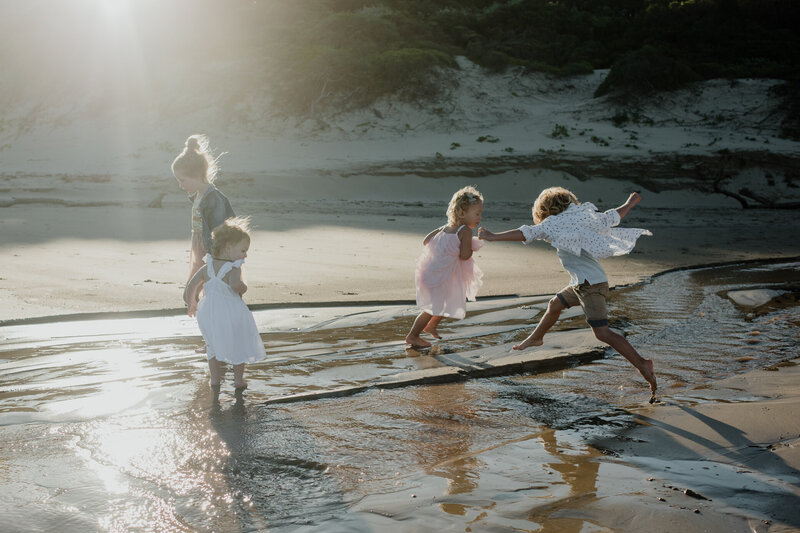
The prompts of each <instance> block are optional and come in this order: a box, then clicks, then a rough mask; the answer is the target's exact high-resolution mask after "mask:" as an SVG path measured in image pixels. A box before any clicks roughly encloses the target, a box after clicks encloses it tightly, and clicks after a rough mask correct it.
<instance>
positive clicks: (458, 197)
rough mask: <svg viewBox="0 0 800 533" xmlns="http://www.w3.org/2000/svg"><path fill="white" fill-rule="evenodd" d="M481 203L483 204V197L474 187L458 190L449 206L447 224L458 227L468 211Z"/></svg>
mask: <svg viewBox="0 0 800 533" xmlns="http://www.w3.org/2000/svg"><path fill="white" fill-rule="evenodd" d="M479 202H480V203H483V195H482V194H481V193H480V192H478V189H476V188H475V187H473V186H472V185H469V186H467V187H463V188H461V189H459V190H457V191H456V193H455V194H454V195H453V197H452V198H451V199H450V204H449V205H448V206H447V223H448V224H449V225H450V226H456V225H457V224H458V223H459V221H460V220H461V219H462V218H463V216H464V213H465V212H466V211H467V209H469V208H470V206H473V205H475V204H477V203H479Z"/></svg>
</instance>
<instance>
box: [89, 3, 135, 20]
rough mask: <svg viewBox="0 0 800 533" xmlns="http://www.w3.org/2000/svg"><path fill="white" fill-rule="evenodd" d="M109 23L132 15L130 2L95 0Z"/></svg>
mask: <svg viewBox="0 0 800 533" xmlns="http://www.w3.org/2000/svg"><path fill="white" fill-rule="evenodd" d="M93 2H94V3H95V4H96V5H97V7H98V8H99V9H101V10H102V12H103V14H104V15H105V16H106V18H107V19H108V20H109V21H114V20H119V19H122V18H123V17H125V16H126V15H129V14H130V9H131V5H130V0H93Z"/></svg>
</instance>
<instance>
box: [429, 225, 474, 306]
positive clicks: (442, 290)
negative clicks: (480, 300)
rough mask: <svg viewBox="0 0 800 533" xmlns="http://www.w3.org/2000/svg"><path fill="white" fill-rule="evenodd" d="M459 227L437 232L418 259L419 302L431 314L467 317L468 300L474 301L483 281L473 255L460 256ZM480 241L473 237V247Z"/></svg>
mask: <svg viewBox="0 0 800 533" xmlns="http://www.w3.org/2000/svg"><path fill="white" fill-rule="evenodd" d="M463 227H464V226H463V225H462V226H460V227H459V228H458V230H456V232H455V233H445V232H444V231H440V232H438V233H437V234H436V235H434V236H433V237H432V238H431V240H430V241H428V244H427V245H426V246H425V250H424V251H423V252H422V255H420V257H419V259H417V269H416V272H415V276H414V281H415V284H416V287H417V305H418V306H419V308H420V310H422V311H425V312H426V313H428V314H429V315H433V316H444V317H449V318H458V319H461V318H464V316H465V315H466V312H467V300H470V301H473V302H474V301H475V296H476V295H477V293H478V289H479V288H480V286H481V284H482V283H483V279H482V278H483V272H481V269H480V268H478V265H476V264H475V260H474V259H473V258H472V257H470V258H469V259H466V260H463V259H461V257H460V253H461V241H460V240H459V238H458V232H459V231H461V228H463ZM481 244H482V242H481V241H479V240H478V239H476V238H474V237H473V239H472V249H473V250H477V249H478V248H480V245H481Z"/></svg>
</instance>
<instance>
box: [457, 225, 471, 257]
mask: <svg viewBox="0 0 800 533" xmlns="http://www.w3.org/2000/svg"><path fill="white" fill-rule="evenodd" d="M458 240H459V241H461V249H460V250H459V253H458V256H459V257H460V258H461V259H462V260H464V261H466V260H467V259H469V258H470V257H472V230H471V229H469V228H461V231H459V232H458Z"/></svg>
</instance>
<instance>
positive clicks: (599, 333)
mask: <svg viewBox="0 0 800 533" xmlns="http://www.w3.org/2000/svg"><path fill="white" fill-rule="evenodd" d="M592 331H594V336H595V337H597V340H600V341H603V342H604V343H606V344H608V345H609V346H611V347H612V348H614V349H615V350H616V351H617V352H619V354H620V355H621V356H622V357H624V358H625V359H627V360H628V361H629V362H630V363H631V364H632V365H633V366H634V367H636V370H638V371H639V373H640V374H641V375H642V377H643V378H644V379H645V381H647V382H648V383H649V384H650V392H651V393H653V394H655V392H656V388H657V387H658V385H657V383H656V375H655V372H653V360H652V359H645V358H644V357H642V356H641V355H639V352H637V351H636V349H635V348H634V347H633V346H631V343H629V342H628V339H626V338H625V337H623V336H622V335H620V334H618V333H614V332H613V331H611V329H610V328H609V327H608V326H602V327H599V328H592Z"/></svg>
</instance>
